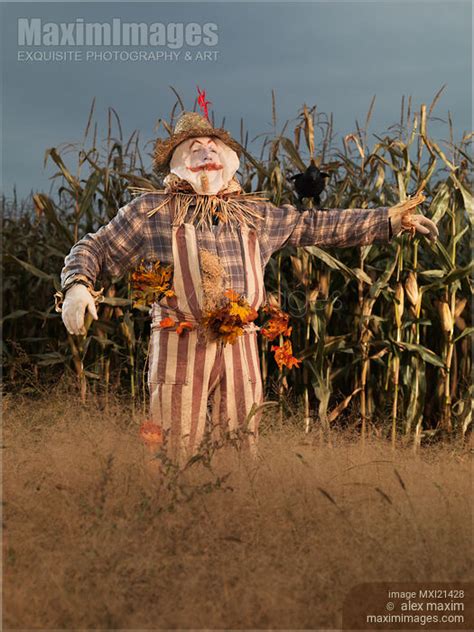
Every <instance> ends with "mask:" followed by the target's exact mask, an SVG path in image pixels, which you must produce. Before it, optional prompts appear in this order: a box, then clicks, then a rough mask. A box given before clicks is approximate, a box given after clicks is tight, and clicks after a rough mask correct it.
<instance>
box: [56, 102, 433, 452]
mask: <svg viewBox="0 0 474 632" xmlns="http://www.w3.org/2000/svg"><path fill="white" fill-rule="evenodd" d="M204 106H205V111H204V113H203V114H199V113H197V112H184V113H183V114H182V115H181V116H180V118H179V119H178V121H177V122H176V126H175V128H174V131H173V133H172V134H171V135H170V136H169V137H168V138H166V139H158V140H157V141H156V145H155V152H154V168H155V170H156V171H157V172H158V173H160V174H162V175H166V177H164V184H165V188H164V189H162V190H156V191H147V192H145V193H142V194H140V195H139V196H137V197H135V198H134V199H132V201H131V202H129V203H128V204H126V205H125V206H123V207H122V208H120V209H119V211H118V213H117V215H116V216H115V217H114V218H113V219H112V220H111V221H110V222H109V223H108V224H106V225H105V226H103V227H102V228H100V229H99V230H98V231H97V232H96V233H89V234H87V235H85V236H84V237H83V238H82V239H80V240H79V241H78V242H77V243H76V244H75V245H74V246H73V247H72V249H71V251H70V253H69V254H68V255H67V257H66V258H65V265H64V267H63V269H62V271H61V284H62V288H61V292H60V293H59V301H58V303H57V308H58V311H61V307H62V318H63V321H64V324H65V326H66V328H67V330H68V332H69V333H71V334H75V335H79V334H80V333H84V329H83V327H84V316H85V312H86V310H88V311H89V312H90V314H91V315H92V317H93V318H94V319H96V320H97V309H96V304H97V303H99V302H100V301H101V298H102V292H103V289H102V290H100V291H96V290H95V289H94V286H95V282H96V279H97V277H98V275H99V274H100V273H104V272H105V273H108V274H109V275H113V276H116V277H118V276H121V275H122V274H124V273H125V272H127V271H130V270H132V269H135V272H134V274H135V277H136V279H138V287H139V289H141V290H143V289H144V283H145V281H146V280H147V278H148V280H150V278H151V279H152V280H151V282H150V283H149V284H148V286H147V287H148V288H151V289H152V290H153V291H155V290H156V292H155V293H154V294H153V293H152V295H153V297H154V298H155V299H156V300H154V302H153V304H152V307H151V336H150V348H149V369H148V387H149V392H150V411H151V419H152V422H153V423H154V424H156V425H155V426H154V427H156V426H158V427H159V428H160V429H161V430H162V431H163V435H164V436H165V437H166V443H167V445H168V447H169V450H170V454H172V455H175V456H176V457H177V458H178V459H180V458H181V457H182V456H184V457H186V458H187V457H188V456H190V455H192V454H194V453H195V452H196V451H197V449H198V447H199V445H200V443H201V441H202V440H203V437H204V435H205V432H206V428H207V426H206V420H210V422H211V432H212V433H215V432H216V433H217V435H218V436H219V435H220V433H221V432H223V433H227V432H232V431H239V429H240V430H242V429H244V430H245V432H244V436H245V440H246V441H248V444H247V445H248V447H249V448H250V449H251V452H252V453H254V454H255V452H256V445H257V439H258V423H259V414H258V413H257V414H253V415H249V412H250V411H251V410H255V408H256V407H258V406H259V405H260V404H261V403H262V402H263V391H262V380H261V375H260V366H259V354H258V344H257V343H258V340H257V331H258V327H256V326H255V324H254V320H255V318H256V316H257V310H258V309H259V307H261V306H262V305H263V304H264V302H265V288H264V269H265V266H266V264H267V262H268V261H269V259H270V257H271V256H272V254H273V253H274V252H275V251H277V250H279V249H280V248H282V247H283V246H310V245H316V244H317V245H321V246H329V247H331V246H334V247H339V248H340V247H348V246H356V245H367V244H371V243H374V242H388V241H389V240H390V239H391V238H392V236H395V235H397V234H398V233H400V232H402V231H405V230H408V231H410V232H411V233H412V234H414V233H415V232H416V231H419V232H420V233H423V234H425V235H426V236H427V237H429V239H430V240H435V239H436V237H437V235H438V231H437V228H436V226H435V224H434V223H433V222H432V221H431V220H429V219H428V218H426V217H424V216H423V215H420V214H413V210H414V208H415V207H416V204H419V203H420V201H421V200H422V199H424V198H423V196H422V195H421V194H420V196H421V197H420V196H415V197H414V198H413V200H409V201H408V203H405V204H404V205H400V204H399V205H397V206H395V207H391V208H389V207H386V206H382V207H379V208H371V209H347V210H343V209H328V210H323V211H321V210H316V209H312V208H309V209H303V210H298V209H297V208H296V207H295V206H293V205H290V204H283V205H281V206H275V205H273V204H272V203H271V202H270V201H268V199H266V198H265V196H264V195H263V194H258V193H253V194H250V193H245V192H244V191H243V190H242V188H241V186H240V184H239V182H238V180H237V179H236V177H235V174H236V172H237V170H238V168H239V157H240V155H241V153H242V148H241V146H240V145H239V143H237V142H236V141H235V140H234V139H233V138H232V137H231V136H230V134H229V133H228V132H227V131H226V130H224V129H222V128H215V127H213V125H212V124H211V123H210V121H209V118H208V116H207V102H205V103H204ZM146 262H148V263H146ZM150 262H152V263H151V264H150ZM137 266H138V267H137ZM137 270H138V272H137ZM153 275H154V276H153ZM153 279H155V281H154V282H153ZM140 282H141V283H142V286H141V287H140ZM273 317H274V318H273V321H272V323H271V326H270V327H269V328H267V330H266V331H267V334H268V335H267V337H269V338H270V339H276V337H277V336H278V335H279V334H283V335H284V336H285V335H286V336H288V334H289V329H288V327H287V325H288V322H287V319H286V320H285V317H284V315H283V313H282V312H279V310H275V311H274V313H273ZM274 349H275V351H276V353H275V359H276V360H277V362H278V363H279V365H280V366H282V365H286V366H292V365H294V364H296V365H297V364H298V360H296V358H294V357H293V356H292V350H291V344H290V341H289V339H287V340H286V341H285V343H284V344H283V345H282V346H276V347H274ZM209 411H210V412H209Z"/></svg>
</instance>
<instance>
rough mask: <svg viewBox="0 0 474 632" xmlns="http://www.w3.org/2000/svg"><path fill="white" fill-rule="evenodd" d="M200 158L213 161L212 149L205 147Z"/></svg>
mask: <svg viewBox="0 0 474 632" xmlns="http://www.w3.org/2000/svg"><path fill="white" fill-rule="evenodd" d="M202 159H203V161H204V162H212V161H213V157H212V151H211V150H210V149H205V150H204V152H203V155H202Z"/></svg>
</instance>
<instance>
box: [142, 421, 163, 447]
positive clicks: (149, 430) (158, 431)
mask: <svg viewBox="0 0 474 632" xmlns="http://www.w3.org/2000/svg"><path fill="white" fill-rule="evenodd" d="M140 437H141V438H142V440H143V441H144V442H145V443H146V444H148V445H159V444H161V443H163V430H162V428H161V426H158V424H155V423H153V422H152V421H144V422H143V423H142V425H141V426H140Z"/></svg>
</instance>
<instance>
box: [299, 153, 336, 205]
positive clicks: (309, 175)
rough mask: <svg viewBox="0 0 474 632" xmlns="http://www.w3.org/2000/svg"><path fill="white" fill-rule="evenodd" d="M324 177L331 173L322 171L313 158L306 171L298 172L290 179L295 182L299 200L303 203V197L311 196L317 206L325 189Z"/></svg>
mask: <svg viewBox="0 0 474 632" xmlns="http://www.w3.org/2000/svg"><path fill="white" fill-rule="evenodd" d="M324 178H329V173H325V172H324V171H320V170H319V169H318V167H316V164H315V162H314V160H311V163H310V165H309V167H308V168H307V169H306V171H305V172H304V173H297V174H296V175H295V176H291V178H290V180H293V181H294V183H295V191H296V193H297V195H298V200H299V202H300V203H301V202H302V201H303V198H310V199H312V200H313V201H314V204H315V206H319V204H320V201H319V196H320V195H321V193H322V192H323V191H324V187H325V186H326V182H325V180H324Z"/></svg>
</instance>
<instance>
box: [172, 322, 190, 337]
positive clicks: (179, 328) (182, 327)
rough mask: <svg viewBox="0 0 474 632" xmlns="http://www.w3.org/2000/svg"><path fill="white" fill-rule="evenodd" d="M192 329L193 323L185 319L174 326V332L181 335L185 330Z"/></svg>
mask: <svg viewBox="0 0 474 632" xmlns="http://www.w3.org/2000/svg"><path fill="white" fill-rule="evenodd" d="M192 329H193V325H192V323H190V322H189V321H187V320H183V321H182V322H180V323H179V325H178V326H177V327H176V333H177V334H179V335H181V334H182V333H184V332H185V331H186V330H192Z"/></svg>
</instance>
